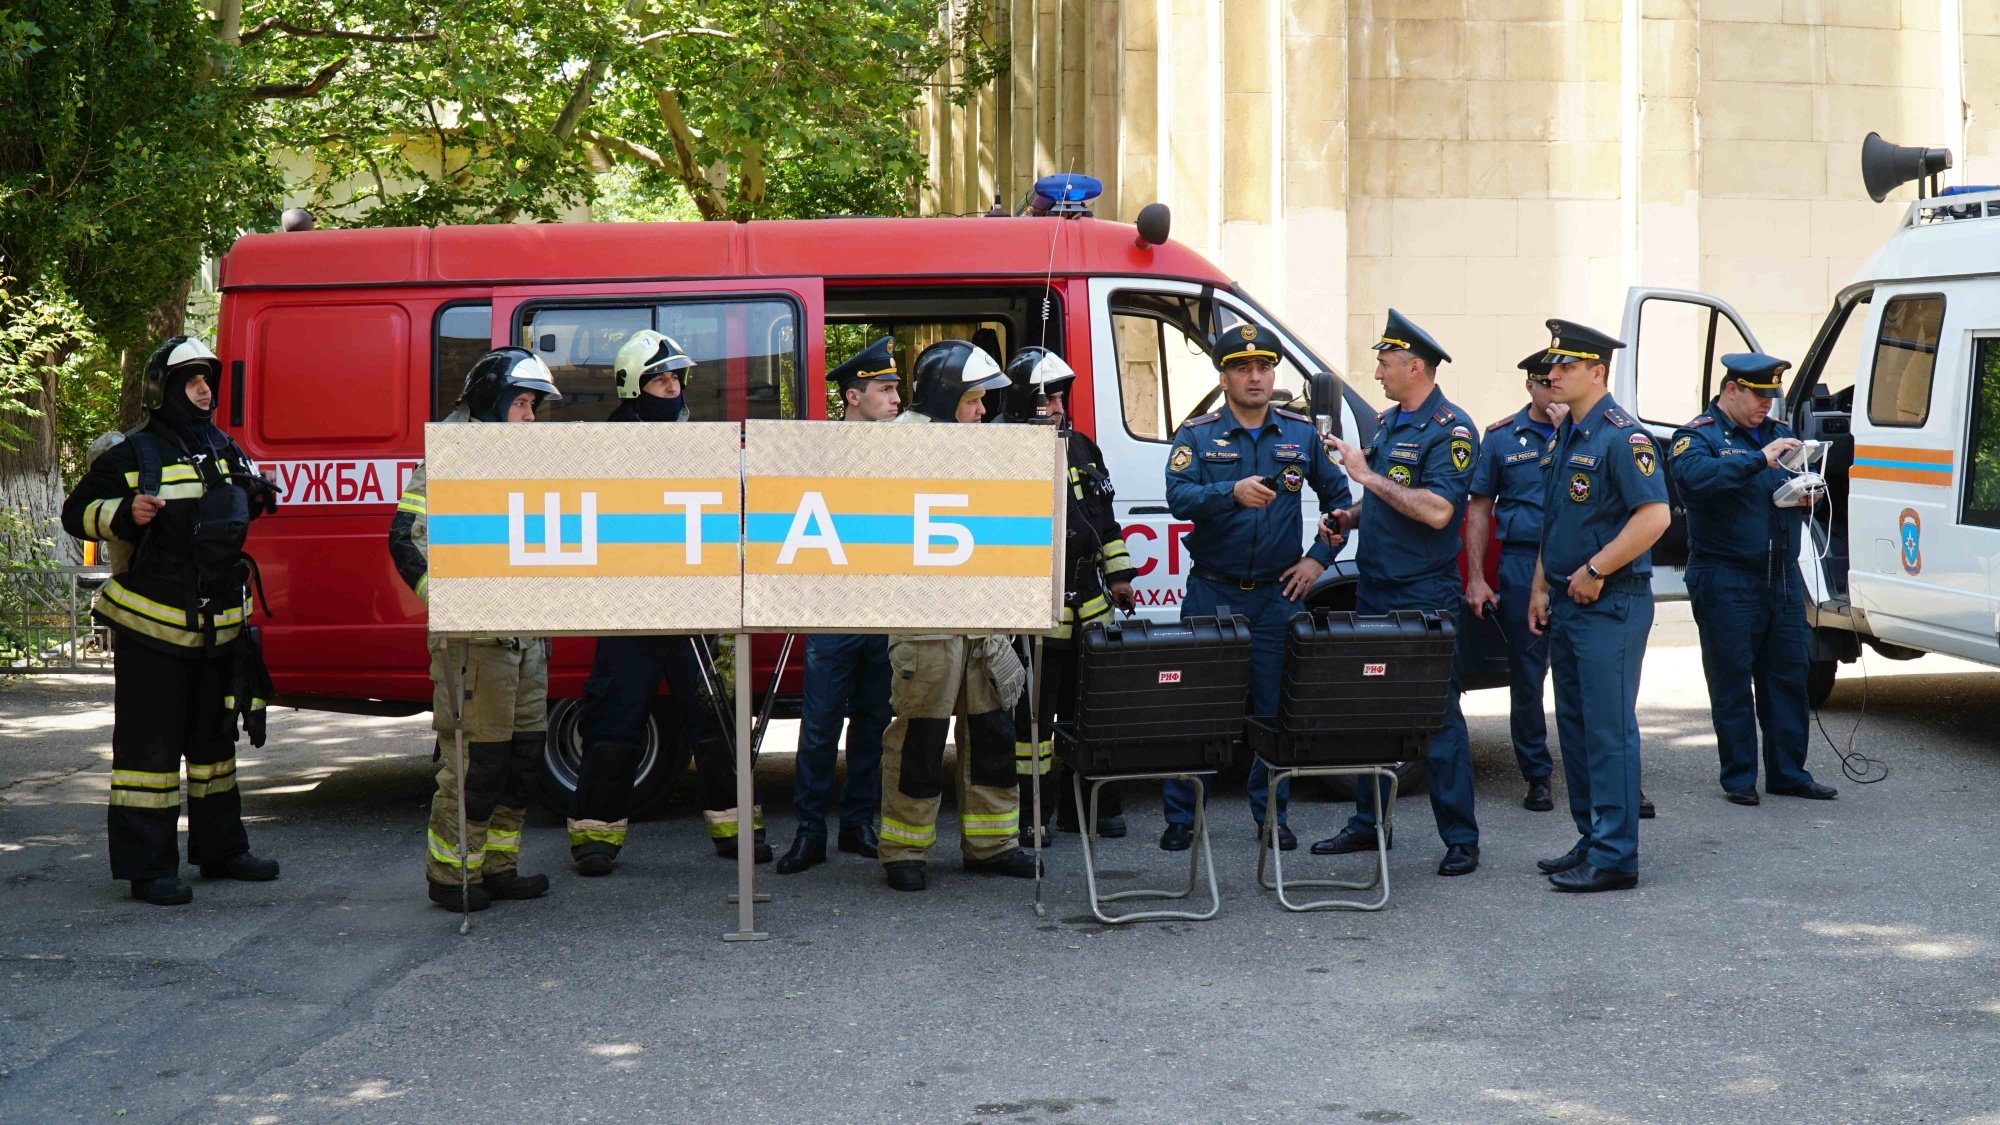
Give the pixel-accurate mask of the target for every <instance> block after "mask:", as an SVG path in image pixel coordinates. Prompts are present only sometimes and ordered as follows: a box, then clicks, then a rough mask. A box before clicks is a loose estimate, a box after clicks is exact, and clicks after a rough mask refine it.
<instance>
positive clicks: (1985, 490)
mask: <svg viewBox="0 0 2000 1125" xmlns="http://www.w3.org/2000/svg"><path fill="white" fill-rule="evenodd" d="M1971 437H1972V440H1971V442H1970V444H1969V445H1967V447H1966V450H1967V456H1966V459H1965V468H1966V473H1965V517H1964V519H1963V520H1962V521H1961V522H1964V523H1969V524H1977V525H1979V526H1981V527H2000V338H1996V337H1991V336H1989V337H1987V338H1985V339H1982V340H1979V341H1977V342H1976V343H1975V345H1974V347H1973V352H1972V430H1971Z"/></svg>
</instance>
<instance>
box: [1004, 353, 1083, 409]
mask: <svg viewBox="0 0 2000 1125" xmlns="http://www.w3.org/2000/svg"><path fill="white" fill-rule="evenodd" d="M1007 379H1008V381H1009V382H1010V383H1012V384H1013V385H1012V386H1011V387H1009V388H1008V390H1007V404H1006V408H1005V411H1004V413H1005V415H1006V419H1007V421H1009V422H1031V421H1034V420H1035V419H1036V418H1037V417H1040V416H1044V415H1046V414H1047V412H1048V407H1047V398H1046V396H1048V395H1053V394H1061V393H1063V392H1064V391H1067V390H1069V385H1070V383H1071V382H1073V381H1074V380H1075V379H1076V372H1075V371H1073V370H1071V369H1070V365H1069V364H1067V363H1064V362H1063V357H1061V356H1059V355H1057V354H1056V353H1054V352H1052V351H1050V350H1048V349H1047V348H1043V347H1033V346H1031V347H1026V348H1022V349H1021V350H1020V351H1018V352H1015V353H1014V358H1013V359H1010V360H1008V361H1007Z"/></svg>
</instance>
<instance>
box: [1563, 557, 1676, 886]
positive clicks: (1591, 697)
mask: <svg viewBox="0 0 2000 1125" xmlns="http://www.w3.org/2000/svg"><path fill="white" fill-rule="evenodd" d="M1549 596H1550V607H1549V608H1550V612H1549V657H1550V662H1549V670H1550V672H1551V674H1552V675H1553V676H1554V677H1555V681H1556V739H1557V741H1558V743H1559V744H1560V746H1561V749H1562V767H1563V783H1564V784H1565V785H1566V786H1567V787H1568V788H1569V815H1570V819H1571V820H1573V821H1575V822H1576V832H1577V835H1578V836H1580V837H1582V838H1583V839H1586V840H1588V841H1590V852H1589V854H1588V855H1587V856H1585V857H1584V858H1585V860H1586V861H1587V862H1588V863H1589V864H1590V865H1591V866H1592V867H1595V868H1597V869H1599V870H1600V871H1617V872H1620V873H1623V874H1633V873H1635V872H1637V871H1638V870H1639V714H1638V706H1639V669H1640V666H1641V664H1642V663H1643V662H1644V660H1645V656H1646V636H1647V634H1649V633H1650V632H1652V629H1653V590H1652V583H1651V582H1650V581H1649V580H1648V579H1645V578H1625V579H1619V580H1617V585H1612V584H1611V583H1606V584H1605V587H1604V592H1603V594H1602V596H1600V597H1599V598H1598V599H1597V600H1596V601H1594V602H1592V603H1590V604H1589V605H1578V604H1576V603H1575V602H1573V601H1571V600H1570V598H1569V591H1568V589H1567V588H1566V587H1562V586H1554V587H1553V588H1551V589H1550V591H1549Z"/></svg>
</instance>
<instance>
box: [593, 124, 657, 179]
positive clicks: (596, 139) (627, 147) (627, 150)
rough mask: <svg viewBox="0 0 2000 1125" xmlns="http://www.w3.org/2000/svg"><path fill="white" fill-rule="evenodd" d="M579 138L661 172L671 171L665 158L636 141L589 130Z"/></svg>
mask: <svg viewBox="0 0 2000 1125" xmlns="http://www.w3.org/2000/svg"><path fill="white" fill-rule="evenodd" d="M580 136H582V137H583V139H584V140H586V141H589V142H590V143H591V144H593V145H596V146H597V147H598V148H601V149H608V150H610V151H612V152H620V153H624V154H625V155H626V156H629V157H631V158H632V159H634V160H637V161H638V162H639V163H641V164H650V165H651V166H653V167H655V168H658V169H660V170H661V171H662V172H666V171H671V170H672V169H669V168H668V167H667V160H666V158H665V157H663V156H661V155H660V154H659V153H657V152H654V151H653V150H652V149H650V148H647V147H646V146H645V145H642V144H640V143H639V142H637V141H628V140H626V139H625V138H624V137H615V136H612V135H611V134H609V133H598V132H593V131H591V130H589V129H586V130H584V131H583V132H582V133H581V134H580Z"/></svg>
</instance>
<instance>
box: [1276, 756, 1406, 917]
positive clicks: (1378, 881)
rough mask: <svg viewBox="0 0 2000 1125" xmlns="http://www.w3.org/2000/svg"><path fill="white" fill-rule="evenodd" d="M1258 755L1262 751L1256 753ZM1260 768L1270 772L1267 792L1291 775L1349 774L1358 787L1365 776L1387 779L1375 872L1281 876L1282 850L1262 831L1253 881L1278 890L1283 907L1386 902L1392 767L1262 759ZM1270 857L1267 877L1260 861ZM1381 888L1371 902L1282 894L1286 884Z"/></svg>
mask: <svg viewBox="0 0 2000 1125" xmlns="http://www.w3.org/2000/svg"><path fill="white" fill-rule="evenodd" d="M1259 759H1260V760H1261V759H1262V755H1259ZM1264 768H1265V769H1267V770H1269V771H1270V773H1271V792H1273V793H1276V792H1277V791H1278V786H1280V785H1283V784H1285V783H1286V782H1288V781H1290V780H1292V779H1293V778H1295V777H1351V778H1353V779H1354V784H1355V787H1356V789H1357V790H1358V789H1359V788H1360V786H1361V785H1362V783H1363V779H1366V778H1381V779H1385V780H1387V781H1388V783H1389V797H1388V800H1386V801H1384V802H1383V803H1382V806H1381V808H1380V810H1379V811H1378V813H1377V816H1376V824H1375V874H1374V876H1373V877H1372V878H1370V879H1368V880H1367V881H1366V882H1361V883H1356V882H1352V881H1350V880H1344V879H1292V880H1289V881H1287V880H1286V878H1285V861H1284V850H1283V849H1281V848H1280V847H1278V834H1277V833H1275V832H1270V833H1266V837H1267V838H1266V839H1265V841H1264V843H1263V844H1262V845H1260V846H1259V847H1258V849H1257V885H1258V886H1261V887H1263V888H1264V889H1265V890H1267V891H1276V892H1278V903H1279V905H1281V906H1283V907H1284V908H1285V909H1286V910H1291V911H1295V912H1298V913H1301V914H1303V913H1305V912H1306V911H1309V910H1380V909H1382V908H1383V907H1384V906H1387V905H1388V904H1389V829H1390V826H1391V825H1392V824H1393V823H1394V821H1395V817H1396V771H1395V770H1393V769H1391V768H1389V767H1388V766H1274V765H1272V764H1271V763H1270V762H1268V761H1266V762H1264ZM1267 858H1268V859H1269V860H1270V861H1271V875H1272V877H1271V878H1266V877H1265V875H1264V861H1265V860H1266V859H1267ZM1378 886H1379V887H1381V888H1382V896H1381V897H1380V898H1378V899H1376V900H1375V901H1374V902H1360V901H1357V900H1354V899H1344V898H1324V899H1318V900H1316V901H1313V902H1293V901H1292V900H1291V899H1290V898H1287V897H1286V896H1285V888H1287V887H1337V888H1340V889H1342V890H1350V891H1365V890H1369V889H1371V888H1374V887H1378Z"/></svg>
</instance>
